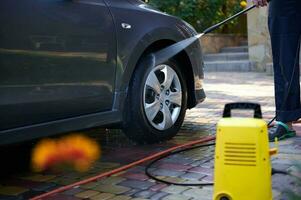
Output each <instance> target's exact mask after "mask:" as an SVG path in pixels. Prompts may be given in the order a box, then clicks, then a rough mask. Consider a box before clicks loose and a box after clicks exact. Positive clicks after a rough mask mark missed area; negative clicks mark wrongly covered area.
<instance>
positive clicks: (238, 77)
mask: <svg viewBox="0 0 301 200" xmlns="http://www.w3.org/2000/svg"><path fill="white" fill-rule="evenodd" d="M205 90H206V94H207V99H206V100H205V102H204V103H202V104H200V105H198V106H197V107H196V108H194V109H191V110H188V111H187V115H186V119H185V122H184V124H183V127H182V129H181V131H180V132H179V134H178V135H177V136H176V137H174V138H173V139H172V140H170V141H167V142H164V143H159V144H154V145H143V146H141V145H136V144H134V143H133V142H131V141H130V140H128V139H127V138H126V137H125V136H124V135H123V133H122V132H121V131H120V130H106V129H92V130H88V131H85V132H84V134H86V135H88V136H90V137H92V138H94V139H95V140H97V141H98V142H99V143H100V144H101V147H102V156H101V158H100V160H99V161H97V163H96V164H95V165H94V166H93V167H92V168H91V169H90V170H89V171H88V172H85V173H80V172H75V171H71V170H67V171H51V172H43V173H33V172H31V171H30V166H29V160H30V152H31V148H32V147H33V145H34V142H27V143H26V144H22V145H17V146H11V147H9V148H1V149H0V155H1V158H2V161H1V173H0V175H1V180H0V200H2V199H8V200H10V199H20V200H21V199H28V198H30V197H34V196H36V195H39V194H42V193H45V192H47V191H51V190H53V189H55V188H58V187H60V186H64V185H68V184H71V183H74V182H76V181H80V180H83V179H86V178H89V177H92V176H95V175H98V174H101V173H103V172H106V171H109V170H112V169H115V168H117V167H120V166H123V165H125V164H128V163H131V162H133V161H136V160H138V159H141V158H143V157H145V156H148V155H151V154H152V153H155V152H159V151H161V150H164V149H167V148H169V147H172V146H174V145H176V144H183V143H186V142H188V141H194V140H196V139H199V138H202V137H204V136H207V135H212V134H214V133H215V126H216V123H217V122H218V120H219V119H220V118H221V114H222V111H223V106H224V104H225V103H229V102H236V101H252V102H258V103H260V104H261V106H262V110H263V115H264V118H265V119H266V120H268V119H270V118H272V117H273V115H274V100H273V83H272V77H271V76H267V75H266V74H263V73H207V74H206V80H205ZM235 114H236V115H239V114H241V113H234V115H235ZM250 116H251V114H250ZM295 127H296V129H297V130H298V131H297V132H298V134H299V136H301V126H295ZM279 148H280V152H279V154H278V155H277V156H274V157H273V159H272V160H273V167H274V168H277V169H280V170H288V171H290V172H291V173H292V174H293V176H288V175H282V174H276V175H273V196H274V199H275V200H278V199H279V200H280V199H293V196H294V195H296V194H299V195H300V194H301V191H300V188H301V187H300V184H301V169H299V168H301V137H296V138H292V139H289V140H286V141H283V142H280V146H279ZM213 153H214V148H213V147H206V148H202V149H195V150H192V151H187V152H183V153H180V154H176V155H173V156H170V157H168V158H166V159H163V160H161V161H160V162H158V163H156V164H155V165H154V166H153V167H152V168H151V169H150V170H151V172H152V173H153V174H154V175H156V176H158V177H159V178H161V179H164V180H168V181H172V182H179V183H187V182H189V183H191V182H193V183H196V182H211V181H212V179H213V173H212V171H213V162H214V161H213ZM299 165H300V167H298V166H299ZM144 168H145V164H142V165H140V166H137V167H134V168H131V169H129V170H127V171H124V172H121V173H118V174H115V175H113V176H111V177H107V178H103V179H100V180H97V181H93V182H90V183H87V184H84V185H81V186H80V187H76V188H73V189H70V190H67V191H65V192H62V193H59V194H57V195H54V196H50V197H48V198H46V199H54V200H61V199H62V200H63V199H66V200H73V199H74V200H76V199H93V200H97V199H104V200H105V199H110V200H127V199H132V200H134V199H135V200H141V199H153V200H156V199H162V200H177V199H179V200H186V199H187V200H191V199H202V200H207V199H208V200H209V199H211V198H212V187H190V186H189V187H184V186H175V185H166V184H162V183H159V182H156V181H154V180H152V179H149V178H148V177H147V176H146V175H145V174H144ZM298 198H299V197H297V198H295V199H298Z"/></svg>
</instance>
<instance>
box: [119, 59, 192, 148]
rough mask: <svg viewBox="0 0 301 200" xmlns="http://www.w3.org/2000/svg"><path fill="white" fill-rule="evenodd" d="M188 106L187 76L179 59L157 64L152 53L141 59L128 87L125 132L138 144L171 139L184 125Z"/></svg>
mask: <svg viewBox="0 0 301 200" xmlns="http://www.w3.org/2000/svg"><path fill="white" fill-rule="evenodd" d="M154 76H156V77H154ZM166 77H167V78H166ZM155 78H157V81H158V82H157V81H156V79H155ZM158 87H160V88H158ZM158 106H159V107H158ZM186 108H187V86H186V80H185V76H184V73H183V72H182V71H181V68H180V66H179V64H178V62H177V61H176V60H168V61H167V62H165V63H164V64H161V65H157V66H154V64H153V57H151V56H148V57H143V58H142V59H140V61H139V63H138V65H137V67H136V69H135V71H134V74H133V76H132V79H131V82H130V85H129V88H128V95H127V100H126V104H125V109H124V112H125V113H124V120H123V121H124V125H123V130H124V132H125V134H126V135H127V136H128V137H129V138H130V139H131V140H133V141H135V142H137V143H139V144H144V143H156V142H160V141H164V140H168V139H170V138H172V137H173V136H175V135H176V134H177V132H178V131H179V129H180V128H181V125H182V123H183V121H184V117H185V113H186Z"/></svg>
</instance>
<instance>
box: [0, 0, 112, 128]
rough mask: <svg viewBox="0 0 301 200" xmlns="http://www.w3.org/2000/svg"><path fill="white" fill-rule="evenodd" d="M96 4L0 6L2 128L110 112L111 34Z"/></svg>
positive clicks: (11, 0) (51, 0)
mask: <svg viewBox="0 0 301 200" xmlns="http://www.w3.org/2000/svg"><path fill="white" fill-rule="evenodd" d="M97 2H98V4H97V5H95V4H89V1H86V0H82V1H65V0H26V1H21V2H20V1H16V0H4V2H3V3H1V4H2V5H1V11H0V12H1V13H2V14H1V19H2V20H5V19H7V20H5V21H2V22H1V24H2V25H1V27H2V28H1V29H2V30H3V31H2V36H1V38H2V40H1V43H0V56H1V68H0V83H1V87H0V90H1V92H0V93H1V100H0V101H1V102H0V112H1V115H2V116H5V118H4V119H2V120H1V121H0V127H1V129H9V128H16V127H20V126H24V125H30V124H36V123H43V122H48V121H51V120H57V119H64V118H66V117H73V116H79V115H83V114H89V113H93V112H99V111H108V110H111V108H112V103H113V91H114V82H115V81H114V80H115V66H116V65H115V63H116V44H115V43H116V39H115V34H114V32H115V31H114V30H115V29H114V24H113V19H112V17H111V14H110V12H109V10H108V8H107V7H106V5H105V4H104V2H103V1H102V0H97ZM12 6H13V7H14V12H12V9H11V7H12ZM20 111H21V112H20Z"/></svg>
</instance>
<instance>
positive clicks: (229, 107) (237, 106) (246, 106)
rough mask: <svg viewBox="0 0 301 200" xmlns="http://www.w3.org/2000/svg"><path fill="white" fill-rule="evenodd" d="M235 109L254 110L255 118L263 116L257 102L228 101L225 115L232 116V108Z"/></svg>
mask: <svg viewBox="0 0 301 200" xmlns="http://www.w3.org/2000/svg"><path fill="white" fill-rule="evenodd" d="M233 109H240V110H254V118H259V119H261V118H262V113H261V107H260V105H259V104H257V103H246V102H239V103H228V104H226V105H225V108H224V113H223V117H231V110H233Z"/></svg>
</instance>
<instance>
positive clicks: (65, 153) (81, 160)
mask: <svg viewBox="0 0 301 200" xmlns="http://www.w3.org/2000/svg"><path fill="white" fill-rule="evenodd" d="M99 156H100V149H99V146H98V144H97V143H96V142H95V141H93V140H91V139H89V138H88V137H85V136H82V135H79V134H76V135H69V136H65V137H63V138H60V139H44V140H42V141H41V142H39V143H38V144H37V145H36V147H35V148H34V149H33V153H32V166H33V169H34V170H35V171H43V170H46V169H50V168H53V167H56V166H59V165H65V164H68V165H70V166H72V167H74V168H75V169H76V170H78V171H86V170H88V169H89V168H90V167H91V165H92V164H93V163H94V162H95V161H96V160H97V159H98V158H99Z"/></svg>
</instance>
